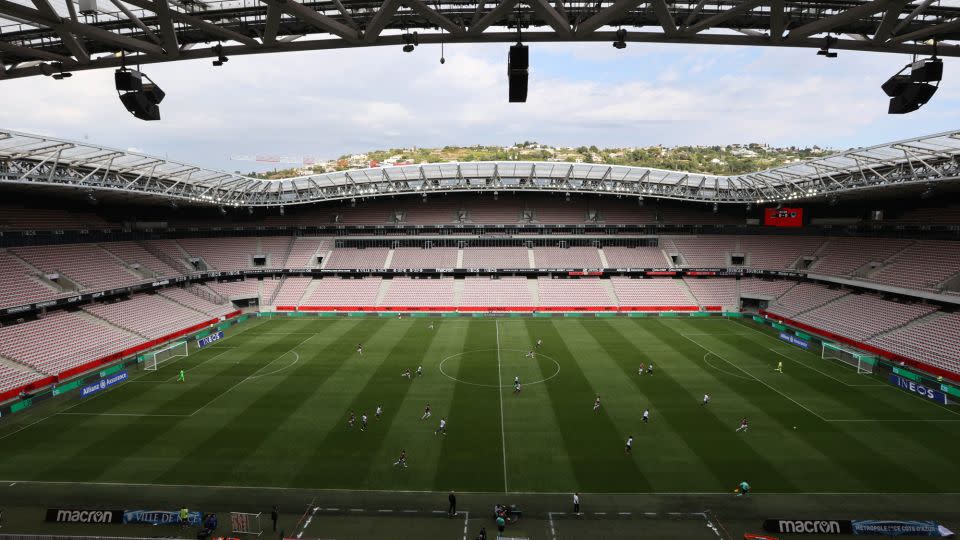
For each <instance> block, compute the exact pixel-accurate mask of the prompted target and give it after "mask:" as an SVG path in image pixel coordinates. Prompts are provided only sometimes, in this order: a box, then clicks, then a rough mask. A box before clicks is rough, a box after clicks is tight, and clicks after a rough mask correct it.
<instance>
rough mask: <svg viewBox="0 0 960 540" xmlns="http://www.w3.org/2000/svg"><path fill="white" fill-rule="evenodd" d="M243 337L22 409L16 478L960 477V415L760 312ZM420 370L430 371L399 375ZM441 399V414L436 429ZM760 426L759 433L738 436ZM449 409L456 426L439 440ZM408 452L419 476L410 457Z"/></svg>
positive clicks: (9, 434)
mask: <svg viewBox="0 0 960 540" xmlns="http://www.w3.org/2000/svg"><path fill="white" fill-rule="evenodd" d="M430 321H433V324H434V325H435V329H433V330H431V329H429V328H428V325H429V324H430ZM237 328H238V329H239V330H237V331H236V333H234V334H231V335H230V336H229V337H228V339H226V340H223V341H221V342H218V343H216V344H215V345H213V346H211V347H209V348H207V349H204V350H202V351H197V352H194V353H192V354H191V355H190V356H189V357H187V358H182V359H178V360H176V361H174V362H171V363H168V364H165V365H163V366H162V367H161V368H160V370H159V371H156V372H138V373H137V374H136V375H135V378H134V379H133V380H131V381H129V382H127V383H124V384H122V385H120V386H118V387H116V388H114V389H111V390H108V391H105V392H102V393H100V394H98V395H96V396H95V397H90V398H86V399H83V400H81V399H79V398H76V399H74V400H73V401H69V400H66V401H61V402H60V403H54V404H52V405H50V406H46V407H38V410H34V411H31V412H29V413H27V414H24V415H20V416H19V417H16V418H10V419H5V421H4V423H3V424H2V425H0V445H2V448H3V458H4V459H3V460H2V461H0V480H4V481H8V482H11V483H12V482H26V481H63V482H95V483H116V484H127V483H129V484H165V485H203V486H261V487H263V486H272V487H285V488H287V487H289V488H314V489H316V488H328V489H343V490H410V491H444V490H448V489H456V490H458V491H463V492H500V493H503V492H511V493H529V492H538V493H563V492H571V491H581V492H587V493H636V492H639V493H644V492H655V493H729V492H730V491H731V490H732V488H733V487H734V486H735V485H736V484H737V483H738V482H739V481H741V480H747V481H749V482H750V483H751V485H752V486H753V489H754V492H755V493H757V494H760V493H828V492H830V493H836V492H843V493H952V492H956V491H958V489H957V485H958V482H960V460H958V459H957V448H956V441H957V440H960V413H958V412H957V411H956V410H954V409H953V408H948V407H943V406H939V405H936V404H934V403H932V402H928V401H925V400H923V399H921V398H919V397H916V396H913V395H911V394H907V393H905V392H902V391H900V390H898V389H896V388H893V387H892V386H889V385H888V384H886V383H885V382H884V381H882V380H880V379H879V378H876V377H871V376H865V375H857V374H856V373H855V371H854V370H853V369H851V368H849V367H847V366H843V365H840V364H836V363H832V362H830V361H825V360H821V359H820V358H819V355H818V354H814V353H810V352H805V351H803V350H801V349H798V348H795V347H793V346H791V345H788V344H785V343H783V342H781V341H779V340H778V339H776V337H775V336H773V335H771V334H769V333H766V332H765V331H764V330H762V329H761V328H760V327H759V326H755V325H753V324H752V323H743V322H738V321H732V320H726V319H700V318H691V319H686V318H676V319H642V318H641V319H631V318H576V319H574V318H550V319H539V318H538V319H425V318H403V319H400V320H398V319H367V318H330V319H312V318H291V319H274V320H266V319H261V320H256V321H252V322H249V323H245V324H244V325H241V326H239V327H237ZM538 338H540V339H543V346H542V348H540V349H538V352H537V356H536V358H535V359H530V358H525V355H524V353H525V352H526V351H528V350H530V349H531V348H532V347H533V342H534V341H535V340H536V339H538ZM358 343H362V344H363V349H364V350H363V354H362V356H361V355H358V354H357V353H356V352H355V348H356V345H357V344H358ZM641 361H643V362H651V361H652V362H654V364H655V366H656V370H655V373H654V374H653V375H652V376H651V375H643V376H638V375H637V368H638V365H639V363H640V362H641ZM778 361H783V363H784V371H785V372H784V373H783V374H779V373H777V372H775V371H774V367H775V365H776V363H777V362H778ZM418 365H422V366H423V371H424V374H423V376H422V377H414V379H413V380H412V381H410V380H407V379H406V378H403V377H401V372H402V371H403V370H404V369H406V368H411V369H413V370H415V369H416V367H417V366H418ZM181 368H182V369H184V370H186V382H185V383H178V382H177V381H176V374H177V371H178V370H179V369H181ZM514 376H519V377H520V378H521V381H522V382H523V387H522V388H523V389H522V392H521V393H520V394H519V395H516V394H514V392H513V385H512V381H513V378H514ZM704 393H709V394H710V395H711V397H712V402H711V403H710V404H709V405H708V406H703V405H701V400H702V397H703V394H704ZM597 394H600V395H601V396H602V408H601V409H600V410H599V411H597V412H594V411H593V402H594V398H595V396H596V395H597ZM427 403H430V404H431V405H432V407H433V417H432V418H431V419H429V420H424V421H421V420H419V418H420V416H421V414H422V412H423V409H424V406H425V405H426V404H427ZM377 405H382V406H383V408H384V416H383V418H382V419H380V420H376V419H374V418H373V412H374V410H375V408H376V407H377ZM644 408H649V409H650V411H651V421H650V422H649V424H644V423H643V422H641V413H642V411H643V410H644ZM351 410H352V411H355V412H356V414H357V416H358V417H359V415H360V414H362V413H364V412H365V413H366V414H368V415H370V416H371V420H370V426H369V429H368V430H367V431H366V432H361V431H360V429H359V427H353V428H349V427H348V426H347V416H348V413H349V411H351ZM744 416H745V417H747V418H749V420H750V429H749V431H748V432H746V433H735V432H734V430H735V428H736V427H737V424H738V421H739V419H740V418H741V417H744ZM440 417H446V418H447V419H448V420H449V426H448V434H447V435H446V436H443V435H436V434H434V430H435V429H436V427H437V424H438V421H439V419H440ZM794 426H796V429H794ZM628 435H633V436H634V437H635V439H636V442H635V444H634V450H633V454H632V455H625V453H624V449H623V446H624V441H625V439H626V438H627V436H628ZM401 448H405V449H406V451H407V456H408V464H409V468H407V469H400V468H397V467H394V466H393V465H392V464H393V462H394V461H395V460H396V458H397V456H398V454H399V452H400V449H401Z"/></svg>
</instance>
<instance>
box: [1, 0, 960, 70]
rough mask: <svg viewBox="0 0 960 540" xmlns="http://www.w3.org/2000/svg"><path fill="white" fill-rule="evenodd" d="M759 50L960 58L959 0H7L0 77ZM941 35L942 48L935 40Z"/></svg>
mask: <svg viewBox="0 0 960 540" xmlns="http://www.w3.org/2000/svg"><path fill="white" fill-rule="evenodd" d="M518 27H520V28H522V29H523V40H524V41H526V42H542V41H599V42H608V43H609V42H612V41H614V40H615V39H617V37H616V30H617V29H620V28H622V29H625V30H627V34H626V36H625V38H624V39H625V41H628V42H666V43H699V44H710V45H761V46H783V47H813V48H820V47H824V46H825V45H829V46H830V47H831V48H833V49H841V50H843V49H846V50H862V51H878V52H901V53H920V54H931V53H933V52H935V48H936V52H938V53H939V54H940V55H942V56H960V0H936V1H935V0H869V1H857V0H715V1H711V2H707V1H706V0H698V1H694V0H680V1H671V2H667V1H666V0H599V1H597V2H569V1H568V2H564V1H563V0H554V1H553V2H551V1H550V0H525V1H524V2H522V3H521V2H520V1H519V0H491V1H487V0H483V1H477V0H456V1H446V2H441V1H439V0H438V1H435V2H427V1H425V0H383V1H370V0H319V1H305V0H303V1H296V0H243V1H240V0H77V3H76V4H75V2H74V0H0V59H2V62H0V78H13V77H25V76H31V75H39V74H44V75H50V74H52V73H54V72H56V71H58V70H61V69H63V70H66V71H75V70H82V69H94V68H100V67H114V66H118V65H120V63H121V59H120V58H119V54H118V53H120V52H121V51H125V52H126V53H127V55H128V62H129V63H131V64H132V63H137V64H149V63H154V62H164V61H172V60H182V59H191V58H209V57H216V55H217V53H216V52H215V51H214V49H213V47H214V46H215V45H217V44H222V45H223V51H224V53H225V54H227V55H236V54H257V53H270V52H282V51H304V50H314V49H338V48H346V47H366V46H377V45H401V44H404V43H405V41H404V34H406V33H408V32H417V33H418V34H419V35H418V38H419V42H420V43H439V42H441V41H443V42H446V43H466V42H482V43H490V42H512V41H514V40H515V39H516V30H515V29H516V28H518ZM934 43H937V45H936V47H935V46H934V45H933V44H934Z"/></svg>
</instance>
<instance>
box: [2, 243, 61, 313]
mask: <svg viewBox="0 0 960 540" xmlns="http://www.w3.org/2000/svg"><path fill="white" fill-rule="evenodd" d="M32 272H33V271H32V270H31V269H30V268H29V267H28V266H26V265H25V264H23V263H22V262H20V261H19V260H18V259H17V258H16V257H13V256H11V255H9V254H8V253H6V252H5V251H2V250H0V308H4V307H12V306H21V305H24V304H30V303H33V302H43V301H44V300H51V299H53V298H58V297H60V296H63V295H64V294H63V293H62V292H60V291H58V290H55V289H54V288H53V287H51V286H49V285H47V284H46V283H44V282H42V281H40V280H39V279H38V278H36V277H33V276H31V274H32Z"/></svg>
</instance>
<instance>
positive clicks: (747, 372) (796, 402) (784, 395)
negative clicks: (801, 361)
mask: <svg viewBox="0 0 960 540" xmlns="http://www.w3.org/2000/svg"><path fill="white" fill-rule="evenodd" d="M681 335H682V334H681ZM683 337H684V338H686V339H687V340H689V341H690V343H693V344H694V345H696V346H698V347H700V348H701V349H703V350H705V351H708V352H711V353H713V355H714V356H716V357H717V358H719V359H721V360H723V361H724V362H726V363H728V364H730V365H731V366H733V367H735V368H737V369H739V370H740V371H742V372H743V373H744V374H746V375H749V376H750V377H753V379H754V380H755V381H757V382H758V383H760V384H762V385H764V386H766V387H767V388H769V389H770V390H773V391H774V392H776V393H778V394H780V395H781V396H783V397H785V398H787V399H789V400H790V401H792V402H793V403H794V404H795V405H797V406H798V407H800V408H802V409H803V410H805V411H807V412H808V413H810V414H812V415H814V416H816V417H817V418H819V419H820V421H822V422H826V421H827V419H826V418H824V417H822V416H820V415H819V414H817V413H816V412H814V411H813V410H811V409H809V408H808V407H807V406H806V405H804V404H802V403H800V402H799V401H797V400H795V399H793V398H792V397H790V396H788V395H786V394H784V393H783V392H781V391H780V390H777V389H776V388H774V387H772V386H770V385H769V384H767V383H766V382H764V381H762V380H760V379H758V378H757V377H756V376H754V375H753V374H752V373H750V372H749V371H747V370H745V369H743V368H742V367H740V366H738V365H736V364H734V363H733V362H731V361H729V360H727V359H726V358H724V357H722V356H720V355H719V354H717V353H716V352H714V351H712V350H710V349H708V348H707V347H705V346H703V345H702V344H700V343H698V342H697V341H696V340H694V339H691V338H688V337H687V336H683Z"/></svg>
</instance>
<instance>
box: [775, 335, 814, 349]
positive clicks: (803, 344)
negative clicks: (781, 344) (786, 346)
mask: <svg viewBox="0 0 960 540" xmlns="http://www.w3.org/2000/svg"><path fill="white" fill-rule="evenodd" d="M780 339H782V340H783V341H786V342H787V343H790V344H792V345H796V346H797V347H802V348H804V349H809V348H810V342H809V341H804V340H802V339H800V338H798V337H797V336H794V335H792V334H788V333H786V332H780Z"/></svg>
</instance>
